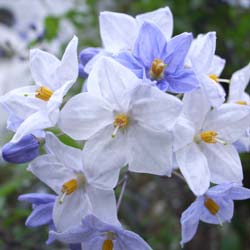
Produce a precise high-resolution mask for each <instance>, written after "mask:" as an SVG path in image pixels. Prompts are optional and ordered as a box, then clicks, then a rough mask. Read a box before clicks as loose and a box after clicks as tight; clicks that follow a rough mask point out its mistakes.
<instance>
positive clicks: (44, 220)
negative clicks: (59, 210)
mask: <svg viewBox="0 0 250 250" xmlns="http://www.w3.org/2000/svg"><path fill="white" fill-rule="evenodd" d="M53 205H54V203H48V204H41V205H38V206H36V207H35V209H34V210H33V211H32V213H31V214H30V216H29V217H28V219H27V220H26V222H25V225H26V226H27V227H38V226H42V225H46V224H49V223H51V222H52V211H53Z"/></svg>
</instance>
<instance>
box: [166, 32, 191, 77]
mask: <svg viewBox="0 0 250 250" xmlns="http://www.w3.org/2000/svg"><path fill="white" fill-rule="evenodd" d="M192 40H193V35H192V34H191V33H188V32H184V33H181V34H180V35H177V36H174V37H173V38H171V39H170V40H169V42H168V51H167V55H166V57H165V60H164V62H165V63H166V64H167V67H166V71H167V72H169V73H171V74H173V73H175V72H176V70H178V69H182V68H183V66H184V61H185V58H186V55H187V53H188V50H189V47H190V45H191V43H192Z"/></svg>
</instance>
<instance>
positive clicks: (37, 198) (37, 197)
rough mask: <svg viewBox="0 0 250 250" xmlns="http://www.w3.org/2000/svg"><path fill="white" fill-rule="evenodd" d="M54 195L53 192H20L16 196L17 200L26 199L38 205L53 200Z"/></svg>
mask: <svg viewBox="0 0 250 250" xmlns="http://www.w3.org/2000/svg"><path fill="white" fill-rule="evenodd" d="M55 198H56V195H53V194H42V193H31V194H22V195H19V196H18V200H19V201H28V202H29V203H32V204H35V205H40V204H46V203H51V202H54V201H55Z"/></svg>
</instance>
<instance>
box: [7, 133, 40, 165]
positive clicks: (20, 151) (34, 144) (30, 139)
mask: <svg viewBox="0 0 250 250" xmlns="http://www.w3.org/2000/svg"><path fill="white" fill-rule="evenodd" d="M39 145H40V142H39V140H38V139H37V138H36V137H35V136H33V135H31V134H29V135H26V136H24V137H23V138H22V139H21V140H20V141H19V142H17V143H12V142H9V143H6V144H5V145H4V146H3V148H2V156H3V159H4V160H5V161H7V162H10V163H25V162H29V161H31V160H33V159H35V158H36V157H37V156H38V155H39Z"/></svg>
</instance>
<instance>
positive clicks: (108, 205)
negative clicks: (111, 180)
mask: <svg viewBox="0 0 250 250" xmlns="http://www.w3.org/2000/svg"><path fill="white" fill-rule="evenodd" d="M87 195H88V198H89V201H90V202H91V205H92V213H93V214H94V215H95V216H97V217H98V218H99V219H100V220H102V221H103V222H105V223H108V224H114V225H119V226H120V223H119V221H118V218H117V208H116V199H115V193H114V191H113V190H101V189H98V188H95V187H94V186H93V185H88V187H87Z"/></svg>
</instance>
